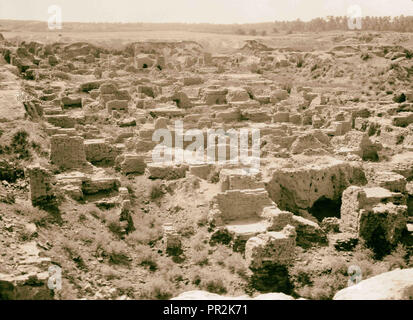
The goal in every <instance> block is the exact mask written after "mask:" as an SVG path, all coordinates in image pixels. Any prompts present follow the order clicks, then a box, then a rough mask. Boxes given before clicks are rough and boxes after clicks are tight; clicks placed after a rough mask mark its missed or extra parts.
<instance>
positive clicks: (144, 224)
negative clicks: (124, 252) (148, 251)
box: [126, 215, 163, 245]
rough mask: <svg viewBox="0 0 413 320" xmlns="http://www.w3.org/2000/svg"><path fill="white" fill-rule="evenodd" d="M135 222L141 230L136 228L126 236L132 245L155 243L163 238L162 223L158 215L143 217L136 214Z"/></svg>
mask: <svg viewBox="0 0 413 320" xmlns="http://www.w3.org/2000/svg"><path fill="white" fill-rule="evenodd" d="M133 224H134V225H135V226H139V230H135V231H134V232H132V233H130V234H129V235H128V236H127V237H126V241H127V242H128V244H130V245H135V244H144V245H153V244H154V243H155V242H156V241H158V240H159V239H161V238H162V235H163V231H162V223H161V221H160V220H159V219H158V218H156V217H151V216H148V215H142V216H141V217H136V216H134V217H133Z"/></svg>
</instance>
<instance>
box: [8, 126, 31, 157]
mask: <svg viewBox="0 0 413 320" xmlns="http://www.w3.org/2000/svg"><path fill="white" fill-rule="evenodd" d="M28 137H29V134H28V133H27V132H26V131H25V130H19V131H17V132H16V133H15V134H14V135H13V137H12V141H11V144H10V147H11V149H12V151H13V153H15V154H17V155H18V159H29V158H30V157H31V154H30V150H29V141H28Z"/></svg>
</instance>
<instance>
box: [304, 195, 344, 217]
mask: <svg viewBox="0 0 413 320" xmlns="http://www.w3.org/2000/svg"><path fill="white" fill-rule="evenodd" d="M340 209H341V197H340V198H339V199H337V200H331V199H327V198H326V197H321V198H320V199H318V200H317V201H316V202H315V203H314V205H313V206H312V207H311V208H310V209H309V210H308V211H309V212H310V213H311V214H312V215H313V216H314V217H315V218H317V220H318V221H319V222H321V221H323V219H324V218H328V217H336V218H340Z"/></svg>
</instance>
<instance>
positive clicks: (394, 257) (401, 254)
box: [383, 244, 408, 270]
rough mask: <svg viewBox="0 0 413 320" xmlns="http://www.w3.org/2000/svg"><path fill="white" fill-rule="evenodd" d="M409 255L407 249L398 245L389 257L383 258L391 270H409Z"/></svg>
mask: <svg viewBox="0 0 413 320" xmlns="http://www.w3.org/2000/svg"><path fill="white" fill-rule="evenodd" d="M407 257H408V253H407V250H406V248H405V247H404V246H403V245H402V244H398V245H397V247H396V248H395V249H394V250H393V251H392V252H391V253H390V254H389V255H387V256H385V257H384V258H383V262H385V263H386V264H387V265H388V268H389V270H393V269H397V268H400V269H404V268H407V262H408V261H407Z"/></svg>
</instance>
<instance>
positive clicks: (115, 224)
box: [107, 216, 124, 238]
mask: <svg viewBox="0 0 413 320" xmlns="http://www.w3.org/2000/svg"><path fill="white" fill-rule="evenodd" d="M107 226H108V229H109V230H110V231H111V232H112V233H113V234H114V235H116V236H118V237H119V238H121V237H122V236H123V234H124V230H123V228H122V226H121V224H120V221H119V217H116V216H110V217H109V218H108V221H107Z"/></svg>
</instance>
